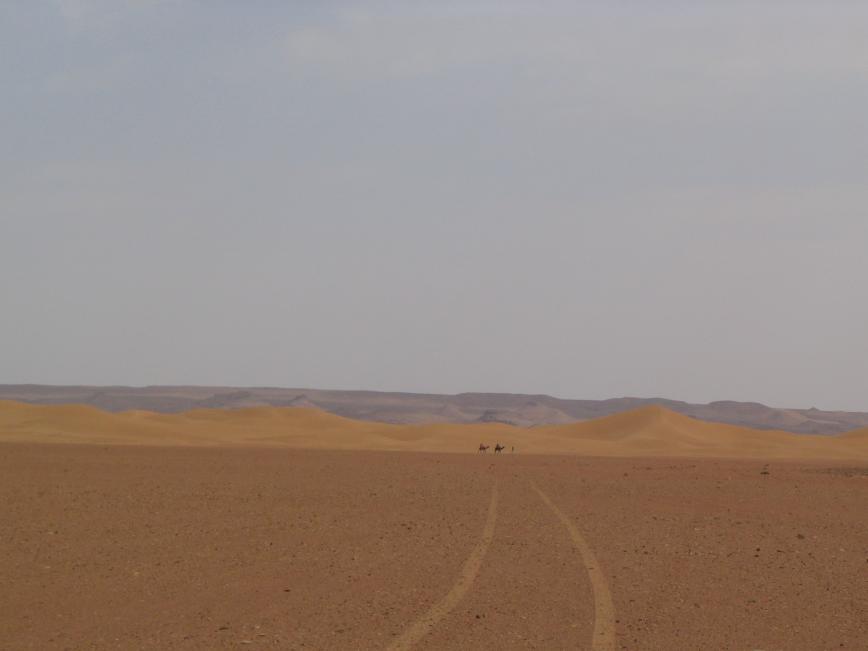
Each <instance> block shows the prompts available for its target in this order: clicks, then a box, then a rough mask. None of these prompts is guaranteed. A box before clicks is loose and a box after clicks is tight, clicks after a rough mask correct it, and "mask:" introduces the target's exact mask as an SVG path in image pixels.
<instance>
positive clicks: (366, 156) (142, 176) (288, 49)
mask: <svg viewBox="0 0 868 651" xmlns="http://www.w3.org/2000/svg"><path fill="white" fill-rule="evenodd" d="M0 100H2V101H0V143H2V144H0V383H41V384H127V385H146V384H174V385H181V384H200V385H232V386H285V387H315V388H324V389H370V390H387V391H407V392H436V393H460V392H467V391H484V392H512V393H547V394H551V395H555V396H558V397H563V398H587V399H601V398H611V397H620V396H642V397H666V398H672V399H678V400H687V401H691V402H709V401H714V400H747V401H758V402H763V403H766V404H769V405H772V406H777V407H810V406H816V407H818V408H821V409H848V410H862V411H868V281H866V279H868V119H866V116H868V3H862V2H845V1H834V0H833V1H830V2H822V3H819V2H802V1H800V0H794V1H793V2H774V1H767V2H744V1H736V2H728V3H721V2H707V1H701V0H700V1H698V2H676V1H657V2H653V1H652V2H638V1H624V2H576V3H574V2H509V1H507V2H488V1H480V2H448V1H447V2H436V3H435V2H370V3H344V2H306V1H301V2H277V1H271V0H261V1H255V2H227V1H225V0H216V1H214V2H202V1H193V0H190V1H181V0H163V1H160V0H54V1H40V0H28V1H19V0H7V1H4V2H2V3H0Z"/></svg>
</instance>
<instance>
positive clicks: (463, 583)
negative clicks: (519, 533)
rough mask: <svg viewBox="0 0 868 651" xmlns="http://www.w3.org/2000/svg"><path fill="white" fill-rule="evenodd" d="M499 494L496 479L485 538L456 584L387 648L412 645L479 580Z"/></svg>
mask: <svg viewBox="0 0 868 651" xmlns="http://www.w3.org/2000/svg"><path fill="white" fill-rule="evenodd" d="M497 495H498V494H497V481H495V483H494V486H493V487H492V489H491V503H490V504H489V505H488V516H487V517H486V519H485V527H484V528H483V529H482V538H481V539H480V541H479V543H478V544H477V545H476V547H474V548H473V551H472V552H471V553H470V556H468V557H467V560H466V561H464V565H463V566H462V568H461V574H460V575H459V576H458V581H456V583H455V585H454V586H452V589H451V590H450V591H449V593H448V594H447V595H446V596H445V597H443V599H441V600H440V601H439V602H437V603H436V604H434V605H433V606H432V607H431V609H430V610H428V612H426V613H425V614H424V615H422V617H420V618H419V619H417V620H416V621H415V622H414V623H413V624H412V625H411V626H410V627H409V628H408V629H407V630H405V631H404V632H403V633H402V634H401V636H400V637H399V638H398V639H397V640H395V641H394V642H392V644H390V645H389V647H388V651H406V650H407V649H410V648H412V647H413V645H414V644H416V642H418V641H419V640H421V639H422V638H423V637H424V636H425V635H426V634H427V633H428V631H430V630H431V628H432V627H433V626H434V625H435V624H437V622H439V621H440V620H441V619H443V618H444V617H446V615H448V614H449V613H450V612H451V611H452V609H453V608H455V606H457V605H458V602H460V601H461V599H462V598H463V597H464V595H465V594H467V592H468V591H469V590H470V588H471V586H472V585H473V582H474V581H475V580H476V575H477V574H479V568H480V567H482V561H483V559H484V558H485V553H486V552H487V551H488V547H489V546H490V545H491V540H492V539H493V538H494V524H495V522H496V521H497Z"/></svg>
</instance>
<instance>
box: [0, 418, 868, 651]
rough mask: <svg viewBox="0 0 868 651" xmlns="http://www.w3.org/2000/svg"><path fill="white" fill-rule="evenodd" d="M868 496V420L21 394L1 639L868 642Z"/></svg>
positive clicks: (6, 428) (3, 509)
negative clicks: (47, 399) (400, 410)
mask: <svg viewBox="0 0 868 651" xmlns="http://www.w3.org/2000/svg"><path fill="white" fill-rule="evenodd" d="M480 442H483V443H486V444H489V445H491V449H490V450H489V451H488V452H487V453H485V454H480V453H478V452H477V451H476V450H477V447H478V444H479V443H480ZM496 442H501V443H502V444H504V446H505V448H506V449H505V450H504V452H503V453H502V454H497V455H495V454H493V453H492V452H493V448H494V444H495V443H496ZM513 448H514V449H515V452H513V451H512V450H513ZM866 516H868V433H866V432H865V431H854V432H849V433H845V434H840V435H836V436H810V435H795V434H790V433H786V432H776V431H764V430H750V429H745V428H741V427H737V426H732V425H724V424H718V423H705V422H703V421H698V420H695V419H692V418H688V417H686V416H683V415H681V414H675V413H673V412H669V411H667V410H665V409H662V408H659V407H650V408H645V409H641V410H638V411H634V412H629V413H624V414H617V415H614V416H609V417H607V418H603V419H598V420H591V421H585V422H579V423H568V424H563V425H552V426H540V427H534V428H521V427H513V426H509V425H504V424H501V423H485V424H477V425H454V424H428V425H394V424H392V425H386V424H381V423H374V422H359V421H353V420H350V419H345V418H340V417H338V416H334V415H332V414H325V413H323V412H319V411H316V410H311V409H285V408H284V409H280V408H253V409H239V410H195V411H191V412H185V413H182V414H171V415H168V414H156V413H151V412H142V411H136V412H122V413H113V414H110V413H107V412H102V411H100V410H98V409H94V408H92V407H85V406H33V405H23V404H20V403H14V402H4V403H0V577H2V586H3V587H2V590H0V648H3V649H129V648H143V649H175V648H177V649H214V648H230V649H236V648H237V649H256V648H278V649H410V648H414V649H589V650H593V651H602V650H613V649H676V650H677V649H745V650H755V649H762V650H765V651H771V650H784V649H787V650H788V649H805V650H819V649H866V648H868V517H866Z"/></svg>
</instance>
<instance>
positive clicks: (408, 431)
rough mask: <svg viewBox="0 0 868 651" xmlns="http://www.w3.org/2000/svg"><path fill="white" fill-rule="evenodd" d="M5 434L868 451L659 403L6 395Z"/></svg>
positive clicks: (797, 454) (148, 440)
mask: <svg viewBox="0 0 868 651" xmlns="http://www.w3.org/2000/svg"><path fill="white" fill-rule="evenodd" d="M0 441H19V442H57V443H97V444H135V445H203V446H283V447H294V448H311V449H346V450H350V449H356V450H360V449H364V450H407V451H426V452H473V451H475V449H476V447H477V445H478V443H480V442H485V443H488V444H493V443H495V442H496V441H499V442H501V443H503V444H504V445H505V446H506V451H507V452H508V453H509V452H511V450H512V449H513V447H515V449H516V450H517V451H518V452H522V453H526V452H532V453H551V454H586V455H596V456H700V457H701V456H706V457H748V458H828V459H853V460H857V459H858V460H866V459H868V430H859V431H855V432H851V433H848V434H842V435H839V436H808V435H797V434H791V433H788V432H780V431H769V430H754V429H748V428H744V427H737V426H734V425H725V424H720V423H710V422H705V421H700V420H696V419H693V418H690V417H688V416H683V415H681V414H677V413H675V412H673V411H669V410H667V409H665V408H663V407H658V406H652V407H645V408H642V409H638V410H634V411H629V412H624V413H621V414H616V415H614V416H607V417H605V418H599V419H595V420H590V421H583V422H576V423H569V424H566V425H550V426H542V427H534V428H521V427H514V426H511V425H506V424H503V423H480V424H474V425H455V424H448V423H435V424H428V425H390V424H384V423H374V422H368V421H357V420H351V419H347V418H342V417H340V416H335V415H333V414H329V413H326V412H323V411H319V410H316V409H309V408H300V407H249V408H243V409H230V410H225V409H197V410H193V411H188V412H185V413H181V414H158V413H153V412H147V411H128V412H121V413H109V412H105V411H101V410H99V409H96V408H94V407H88V406H82V405H30V404H25V403H18V402H9V401H0Z"/></svg>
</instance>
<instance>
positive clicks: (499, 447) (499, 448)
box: [494, 443, 506, 454]
mask: <svg viewBox="0 0 868 651" xmlns="http://www.w3.org/2000/svg"><path fill="white" fill-rule="evenodd" d="M505 449H506V446H505V445H501V444H500V443H498V444H497V445H495V446H494V454H500V451H501V450H505Z"/></svg>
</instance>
